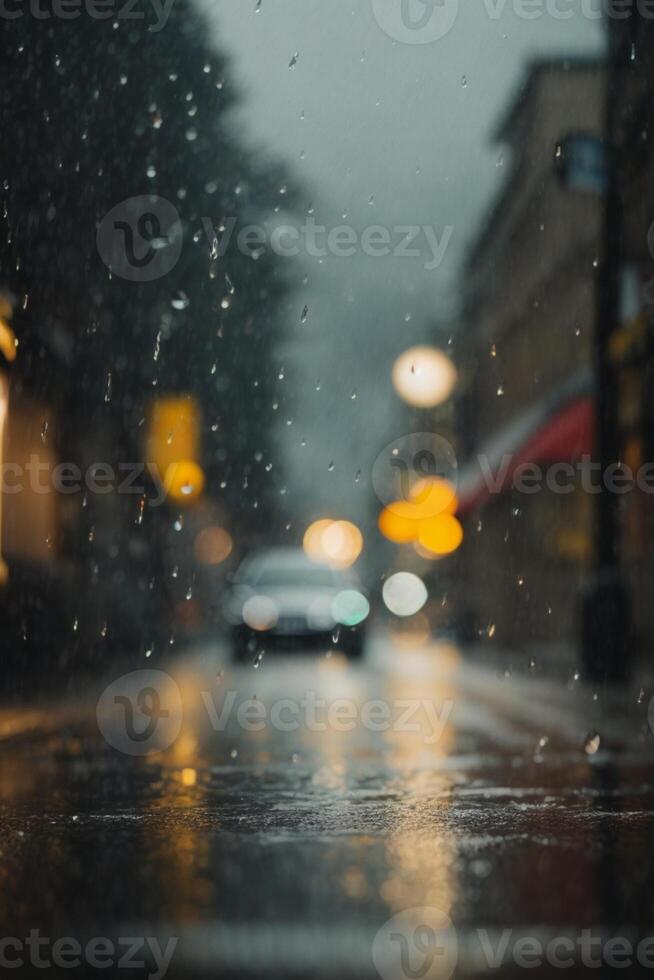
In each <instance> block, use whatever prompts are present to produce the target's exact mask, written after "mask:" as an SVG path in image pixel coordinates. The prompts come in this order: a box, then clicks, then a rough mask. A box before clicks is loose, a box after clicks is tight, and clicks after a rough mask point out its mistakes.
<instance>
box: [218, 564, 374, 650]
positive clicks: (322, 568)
mask: <svg viewBox="0 0 654 980" xmlns="http://www.w3.org/2000/svg"><path fill="white" fill-rule="evenodd" d="M369 612H370V605H369V603H368V599H367V598H366V596H365V594H364V593H363V591H362V590H361V586H360V583H359V580H358V577H357V576H356V575H355V574H354V573H353V572H351V571H349V570H348V571H339V570H336V569H333V568H330V567H329V566H327V565H319V564H316V563H315V562H313V561H311V560H310V559H308V558H307V557H306V555H305V554H304V552H303V551H302V550H301V549H299V548H277V549H270V550H266V551H260V552H256V553H254V554H252V555H250V556H249V557H247V558H246V559H245V560H244V561H243V562H242V564H241V566H240V567H239V569H238V571H237V573H236V575H235V576H234V579H233V581H232V585H231V587H230V589H229V590H228V592H227V594H226V596H225V601H224V605H223V613H224V617H225V619H226V621H227V623H228V624H229V626H230V628H231V633H232V647H233V652H234V656H235V657H236V658H237V659H239V660H245V659H248V658H249V659H254V658H255V657H256V655H257V650H258V649H259V648H260V647H261V646H262V645H263V644H264V642H265V646H266V649H269V648H270V647H271V646H274V645H275V644H277V645H284V646H285V647H296V648H299V649H302V650H305V649H306V648H307V647H309V646H316V645H322V646H323V649H324V645H325V644H327V645H328V646H329V648H335V649H339V650H342V651H343V652H344V653H345V654H347V655H348V656H350V657H353V658H354V657H361V656H362V655H363V651H364V645H365V621H366V619H367V617H368V613H369Z"/></svg>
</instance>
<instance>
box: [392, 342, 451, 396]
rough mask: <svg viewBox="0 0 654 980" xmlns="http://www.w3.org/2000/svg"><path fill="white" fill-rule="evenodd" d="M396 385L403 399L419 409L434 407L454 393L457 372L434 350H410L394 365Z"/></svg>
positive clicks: (440, 353) (412, 348)
mask: <svg viewBox="0 0 654 980" xmlns="http://www.w3.org/2000/svg"><path fill="white" fill-rule="evenodd" d="M392 379H393V385H394V387H395V390H396V391H397V393H398V395H399V396H400V398H402V399H403V400H404V401H405V402H407V404H409V405H413V406H415V407H416V408H434V407H435V406H436V405H442V404H443V402H446V401H447V399H448V398H449V397H450V395H451V394H452V392H453V391H454V388H455V385H456V382H457V370H456V368H455V367H454V364H452V361H451V360H450V359H449V357H447V356H446V355H445V354H443V352H442V351H439V350H436V348H435V347H411V348H410V349H409V350H407V351H405V352H404V353H403V354H400V356H399V357H398V359H397V360H396V362H395V364H394V365H393V374H392Z"/></svg>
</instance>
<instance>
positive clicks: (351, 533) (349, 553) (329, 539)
mask: <svg viewBox="0 0 654 980" xmlns="http://www.w3.org/2000/svg"><path fill="white" fill-rule="evenodd" d="M303 547H304V551H305V553H306V555H307V556H308V557H309V558H310V559H311V561H315V562H316V563H317V564H320V565H329V566H331V567H332V568H349V567H350V566H351V565H353V564H354V563H355V561H356V560H357V558H358V557H359V555H360V554H361V552H362V551H363V535H362V534H361V531H360V530H359V528H358V527H357V526H356V525H355V524H352V523H351V522H350V521H334V520H329V519H325V520H320V521H315V522H314V523H313V524H311V525H310V526H309V527H308V528H307V530H306V533H305V535H304V540H303Z"/></svg>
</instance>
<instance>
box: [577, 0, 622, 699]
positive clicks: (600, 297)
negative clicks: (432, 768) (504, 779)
mask: <svg viewBox="0 0 654 980" xmlns="http://www.w3.org/2000/svg"><path fill="white" fill-rule="evenodd" d="M634 16H635V12H634ZM607 21H608V23H607V29H608V57H607V78H606V103H605V119H604V127H605V129H604V160H605V163H604V166H605V192H604V208H603V225H602V241H601V257H600V264H599V270H598V278H597V308H596V321H595V333H594V356H595V370H596V396H595V398H596V447H597V454H598V461H599V463H600V466H601V473H602V477H603V478H602V481H601V490H600V492H599V493H598V494H597V497H596V502H597V503H596V513H595V549H594V550H595V554H594V569H593V575H592V578H591V581H590V582H589V585H588V587H587V588H586V590H585V592H584V595H583V598H582V609H581V619H582V623H581V662H582V668H583V672H584V675H585V676H586V678H587V679H588V680H590V681H594V682H598V681H613V682H615V681H623V680H625V679H626V677H627V674H628V661H629V655H630V636H629V618H630V617H629V597H628V593H627V589H626V586H625V583H624V579H623V575H622V569H621V556H620V550H621V549H620V514H619V502H620V498H619V496H618V495H617V494H615V493H611V492H610V491H609V490H608V489H607V487H606V485H605V480H604V477H605V475H606V474H607V473H608V471H609V467H611V466H614V465H615V464H617V463H618V462H619V459H620V448H621V438H620V420H619V396H618V390H619V388H618V384H619V376H618V370H617V368H616V365H615V364H614V361H613V359H612V357H611V350H610V342H611V337H612V336H613V333H614V331H615V330H616V328H617V327H618V325H619V318H620V276H621V245H622V242H621V233H622V222H621V212H620V184H619V181H620V162H621V161H620V143H619V141H618V140H617V124H618V110H619V100H620V97H621V83H622V81H623V72H624V69H625V67H626V64H627V63H628V57H625V54H626V52H625V47H626V46H625V36H624V28H623V21H621V20H617V19H615V18H613V17H610V16H609V17H608V18H607Z"/></svg>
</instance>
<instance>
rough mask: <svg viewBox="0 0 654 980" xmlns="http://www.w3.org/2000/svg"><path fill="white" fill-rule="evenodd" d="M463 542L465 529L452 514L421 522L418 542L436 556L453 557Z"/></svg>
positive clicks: (440, 515)
mask: <svg viewBox="0 0 654 980" xmlns="http://www.w3.org/2000/svg"><path fill="white" fill-rule="evenodd" d="M462 541H463V528H462V527H461V524H460V523H459V521H458V520H457V519H456V517H454V516H453V515H452V514H439V515H438V517H430V518H429V519H428V520H426V521H421V522H420V529H419V531H418V542H419V543H420V544H421V545H422V547H423V548H426V549H427V551H431V552H432V553H433V554H434V555H451V554H452V553H453V552H454V551H456V550H457V548H458V547H459V546H460V544H461V542H462Z"/></svg>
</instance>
